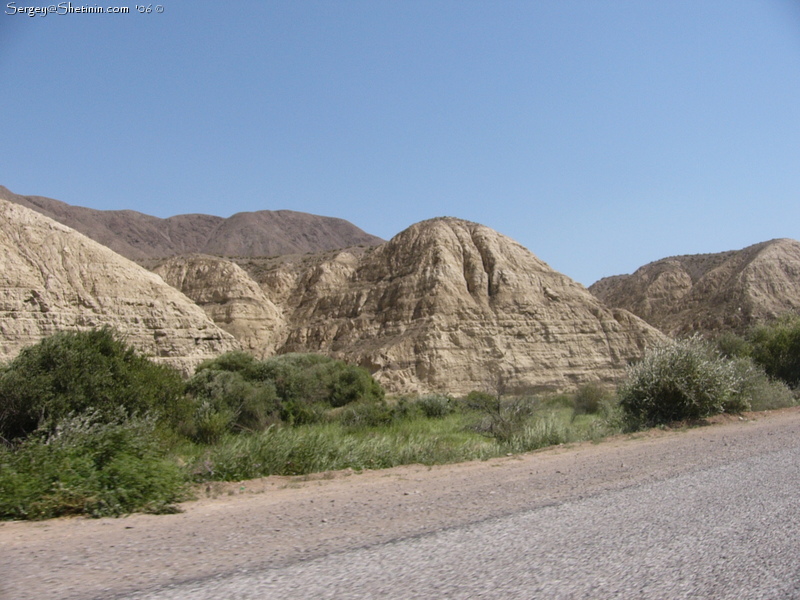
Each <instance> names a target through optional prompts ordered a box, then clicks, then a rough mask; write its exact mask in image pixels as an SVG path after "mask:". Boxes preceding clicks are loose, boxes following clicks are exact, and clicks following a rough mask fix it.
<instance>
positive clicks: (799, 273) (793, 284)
mask: <svg viewBox="0 0 800 600" xmlns="http://www.w3.org/2000/svg"><path fill="white" fill-rule="evenodd" d="M589 290H590V291H591V292H592V293H593V294H594V295H595V296H597V297H598V298H599V299H600V300H602V301H603V302H604V303H606V304H607V305H609V306H614V307H619V308H624V309H626V310H629V311H630V312H632V313H634V314H636V315H638V316H639V317H641V318H642V319H644V320H645V321H647V322H648V323H650V324H651V325H653V326H655V327H658V328H659V329H660V330H661V331H663V332H664V333H667V334H669V335H684V334H689V333H692V332H704V333H713V332H718V331H725V330H734V331H735V330H742V329H744V328H746V327H748V326H749V325H751V324H753V323H757V322H760V321H764V320H768V319H771V318H774V317H776V316H778V315H780V314H783V313H786V312H792V311H798V310H800V242H797V241H795V240H790V239H777V240H771V241H769V242H763V243H760V244H755V245H753V246H749V247H747V248H745V249H743V250H734V251H729V252H721V253H718V254H697V255H690V256H674V257H671V258H665V259H662V260H659V261H656V262H652V263H649V264H647V265H645V266H643V267H641V268H639V269H638V270H637V271H636V272H635V273H633V274H632V275H618V276H615V277H607V278H605V279H601V280H600V281H598V282H597V283H595V284H593V285H592V286H591V287H590V288H589Z"/></svg>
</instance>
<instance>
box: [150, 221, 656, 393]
mask: <svg viewBox="0 0 800 600" xmlns="http://www.w3.org/2000/svg"><path fill="white" fill-rule="evenodd" d="M237 262H238V263H239V264H240V265H241V266H242V267H243V268H244V269H245V270H246V271H248V272H249V273H250V275H251V276H252V277H253V278H254V279H255V280H257V281H258V283H259V284H260V288H261V291H262V292H263V294H264V295H265V296H266V297H267V298H269V299H270V301H271V302H272V303H273V304H274V305H275V306H276V307H277V309H278V311H279V312H280V313H281V314H282V316H283V321H282V323H280V325H278V327H282V328H283V329H282V333H281V335H280V338H281V339H280V342H278V343H277V344H275V346H276V348H277V351H278V352H322V353H325V354H330V355H333V356H336V357H339V358H343V359H346V360H348V361H352V362H355V363H357V364H361V365H363V366H365V367H366V368H368V369H369V370H370V371H372V372H373V373H374V374H375V375H376V377H377V378H378V379H379V380H380V381H381V382H382V383H383V384H384V385H385V386H386V387H387V388H388V389H389V390H391V391H394V392H412V391H418V392H425V391H442V392H447V393H453V394H460V393H466V392H469V391H471V390H475V389H478V390H491V391H494V390H495V389H496V386H497V385H498V382H503V385H504V387H506V388H507V389H514V388H517V389H527V390H531V389H550V390H558V389H570V388H574V387H575V386H577V385H580V384H582V383H587V382H598V381H600V382H611V381H614V380H615V379H617V378H618V377H619V376H620V375H621V374H622V372H623V370H624V368H625V366H626V365H627V364H628V362H629V361H631V360H633V359H636V358H639V357H640V356H641V354H642V352H643V350H644V348H645V347H646V346H647V345H649V344H651V343H653V342H655V341H657V340H660V339H662V337H663V336H662V335H661V334H660V333H659V332H657V331H656V330H655V329H653V328H652V327H650V326H648V325H647V324H646V323H644V322H643V321H641V320H640V319H638V318H636V317H634V316H633V315H631V314H630V313H628V312H626V311H624V310H609V309H608V308H606V307H605V306H604V305H603V304H602V303H601V302H599V301H598V300H597V299H596V298H594V297H593V296H592V295H591V294H589V292H588V291H587V290H586V289H585V288H583V287H582V286H581V285H579V284H577V283H575V282H574V281H572V280H571V279H569V278H568V277H565V276H564V275H561V274H559V273H557V272H555V271H553V270H552V269H551V268H550V267H549V266H547V265H546V264H545V263H544V262H542V261H540V260H539V259H538V258H536V257H535V256H534V255H533V254H531V253H530V252H529V251H528V250H526V249H525V248H523V247H522V246H520V245H519V244H517V243H516V242H514V241H512V240H511V239H509V238H507V237H505V236H502V235H500V234H498V233H497V232H495V231H492V230H491V229H489V228H487V227H484V226H481V225H478V224H476V223H469V222H466V221H461V220H458V219H452V218H441V219H434V220H431V221H425V222H422V223H418V224H417V225H414V226H412V227H410V228H409V229H407V230H406V231H404V232H402V233H400V234H399V235H397V236H396V237H395V238H393V239H392V240H391V241H390V242H388V243H386V244H384V245H382V246H379V247H377V248H367V249H364V248H349V249H344V250H338V251H333V252H328V253H324V254H320V255H315V256H293V257H280V258H273V259H263V260H257V259H242V260H239V261H237ZM216 268H217V269H223V267H222V266H221V265H220V264H219V263H218V266H217V267H216ZM225 269H227V267H225ZM159 272H160V273H162V274H163V275H164V277H165V279H166V280H167V281H169V282H171V283H173V284H178V283H179V281H181V277H176V276H173V275H170V274H169V273H168V272H165V271H162V270H160V271H159ZM185 273H186V276H185V277H184V278H183V280H182V281H183V283H182V285H181V286H180V289H182V290H184V291H185V292H186V293H187V295H189V296H190V297H192V298H193V299H195V300H198V301H201V299H202V298H205V297H207V296H208V295H209V294H211V295H212V296H213V295H214V294H215V293H216V291H213V292H212V291H210V290H208V289H204V285H205V282H206V281H213V280H214V279H213V278H212V279H210V280H209V279H208V278H207V277H206V275H205V273H203V272H202V271H192V270H191V269H189V270H186V271H185ZM238 276H240V275H237V277H238ZM192 277H195V278H196V281H195V282H188V281H187V278H188V279H191V278H192ZM220 280H221V279H220ZM237 286H238V287H240V288H241V289H245V286H244V285H243V284H237ZM215 290H216V286H215ZM224 295H225V292H223V296H224ZM226 301H227V300H224V301H223V302H222V304H224V303H225V302H226ZM201 304H203V302H202V301H201ZM203 305H204V306H207V303H205V304H203ZM209 314H210V315H213V313H212V312H209ZM222 324H223V325H225V324H224V323H222ZM229 330H230V331H233V330H232V329H229Z"/></svg>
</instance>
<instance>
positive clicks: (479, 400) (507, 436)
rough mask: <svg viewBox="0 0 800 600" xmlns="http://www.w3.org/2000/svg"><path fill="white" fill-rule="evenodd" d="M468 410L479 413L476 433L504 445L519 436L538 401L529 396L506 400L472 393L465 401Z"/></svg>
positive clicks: (475, 428) (480, 393)
mask: <svg viewBox="0 0 800 600" xmlns="http://www.w3.org/2000/svg"><path fill="white" fill-rule="evenodd" d="M464 404H465V406H466V407H467V409H469V410H471V411H474V412H476V413H478V415H479V420H478V421H477V422H476V423H475V424H474V425H473V426H472V428H473V430H474V431H477V432H478V433H480V434H482V435H486V436H488V437H491V438H494V439H495V440H497V441H498V442H501V443H504V442H508V441H509V440H511V439H512V438H513V437H514V436H516V435H518V434H519V433H520V432H521V431H522V429H523V428H524V427H525V424H526V422H527V421H528V419H529V418H530V416H531V415H533V413H534V411H535V410H536V407H537V399H536V398H534V397H529V396H515V397H508V398H504V397H502V396H500V395H496V396H493V395H491V394H487V393H484V392H470V393H469V394H468V395H467V397H466V398H465V399H464Z"/></svg>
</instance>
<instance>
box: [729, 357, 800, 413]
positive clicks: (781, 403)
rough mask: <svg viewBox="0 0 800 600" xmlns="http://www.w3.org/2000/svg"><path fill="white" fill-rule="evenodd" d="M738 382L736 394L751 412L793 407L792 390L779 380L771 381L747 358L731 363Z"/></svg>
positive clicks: (758, 366)
mask: <svg viewBox="0 0 800 600" xmlns="http://www.w3.org/2000/svg"><path fill="white" fill-rule="evenodd" d="M733 364H734V369H735V370H736V373H737V376H738V378H739V380H740V385H739V388H738V390H737V394H738V395H740V396H741V397H743V399H744V400H745V401H746V402H748V403H749V405H750V409H751V410H774V409H776V408H786V407H788V406H794V405H795V399H794V396H793V394H792V390H790V389H789V388H788V386H787V385H786V384H785V383H784V382H783V381H780V380H774V379H771V378H770V377H769V376H767V374H766V373H765V372H764V369H763V368H762V367H761V366H760V365H756V364H754V363H753V361H752V360H750V359H749V358H738V359H735V360H734V361H733Z"/></svg>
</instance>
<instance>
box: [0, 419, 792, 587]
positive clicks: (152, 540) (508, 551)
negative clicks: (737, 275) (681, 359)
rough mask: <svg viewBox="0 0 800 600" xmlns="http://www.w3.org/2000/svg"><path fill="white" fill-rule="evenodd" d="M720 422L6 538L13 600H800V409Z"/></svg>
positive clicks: (266, 482) (48, 524) (287, 488)
mask: <svg viewBox="0 0 800 600" xmlns="http://www.w3.org/2000/svg"><path fill="white" fill-rule="evenodd" d="M723 420H724V421H725V422H724V423H721V424H715V425H711V426H708V427H702V428H698V429H692V430H689V431H680V432H670V431H666V432H651V433H648V434H645V435H637V436H633V437H630V436H622V437H620V438H618V439H615V440H611V441H606V442H603V443H600V444H590V443H587V444H580V445H576V446H570V447H563V448H554V449H550V450H546V451H541V452H536V453H532V454H528V455H524V456H519V457H517V456H515V457H507V458H503V459H498V460H492V461H485V462H475V463H465V464H460V465H446V466H436V467H424V466H419V465H416V466H410V467H401V468H397V469H390V470H387V471H372V472H365V473H362V474H355V473H347V472H339V473H332V474H323V475H320V476H317V477H311V478H280V477H278V478H275V477H270V478H265V479H263V480H257V481H251V482H242V483H241V484H238V483H237V484H231V485H230V486H228V487H225V488H220V489H216V490H211V492H210V493H209V497H207V498H206V497H204V498H201V499H200V500H199V501H197V502H192V503H188V504H186V505H185V511H184V512H183V513H181V514H176V515H162V516H152V515H132V516H130V517H126V518H123V519H57V520H54V521H45V522H40V523H21V522H17V523H8V522H6V523H0V599H2V600H26V599H32V600H51V599H58V600H100V599H102V600H110V599H114V600H121V599H123V598H124V599H139V600H143V599H148V600H154V599H167V598H170V599H173V598H179V599H205V598H209V599H210V598H214V599H225V600H228V599H250V598H253V599H255V598H258V599H269V598H280V599H293V598H303V599H305V598H308V599H324V598H336V599H348V598H380V599H382V600H383V599H386V600H389V599H393V598H402V599H411V598H436V599H440V598H593V599H594V598H626V599H627V598H735V599H736V600H746V599H750V598H765V599H770V600H773V599H781V598H798V599H800V409H788V410H784V411H778V412H775V413H770V414H759V415H753V416H751V418H749V419H746V420H740V419H738V418H736V417H733V418H730V417H729V418H727V419H723Z"/></svg>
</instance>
